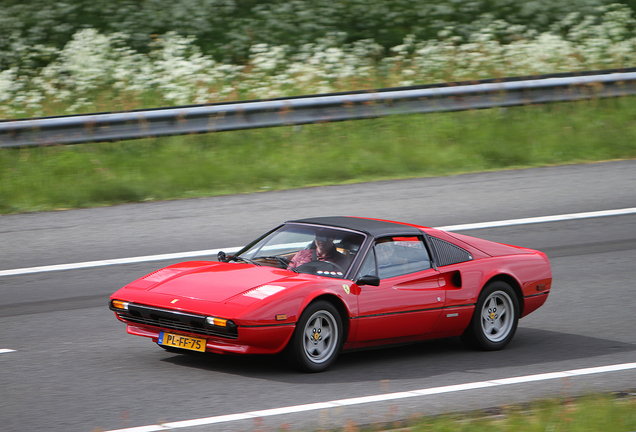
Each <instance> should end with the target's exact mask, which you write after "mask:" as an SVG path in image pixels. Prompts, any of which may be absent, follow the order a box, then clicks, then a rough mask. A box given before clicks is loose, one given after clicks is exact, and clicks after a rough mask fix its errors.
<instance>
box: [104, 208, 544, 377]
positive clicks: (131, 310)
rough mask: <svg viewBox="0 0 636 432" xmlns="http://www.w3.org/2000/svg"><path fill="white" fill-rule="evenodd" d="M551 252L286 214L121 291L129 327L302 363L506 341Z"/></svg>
mask: <svg viewBox="0 0 636 432" xmlns="http://www.w3.org/2000/svg"><path fill="white" fill-rule="evenodd" d="M551 283H552V273H551V270H550V263H549V261H548V258H547V256H546V255H545V254H544V253H542V252H539V251H536V250H532V249H526V248H522V247H517V246H509V245H504V244H500V243H495V242H491V241H487V240H481V239H478V238H474V237H468V236H465V235H460V234H455V233H449V232H445V231H440V230H437V229H433V228H427V227H422V226H416V225H412V224H407V223H399V222H391V221H384V220H377V219H366V218H357V217H321V218H310V219H302V220H294V221H289V222H286V223H284V224H283V225H281V226H279V227H277V228H276V229H274V230H272V231H270V232H268V233H266V234H265V235H263V236H262V237H260V238H258V239H256V240H255V241H253V242H252V243H250V244H248V245H247V246H245V247H244V248H243V249H241V250H240V251H239V252H237V253H236V254H234V255H226V254H224V253H223V252H220V253H219V256H218V262H217V261H192V262H184V263H181V264H175V265H171V266H169V267H165V268H163V269H161V270H157V271H156V272H154V273H150V274H149V275H147V276H144V277H142V278H141V279H138V280H136V281H134V282H132V283H131V284H129V285H127V286H125V287H124V288H121V289H120V290H119V291H117V292H116V293H114V294H113V295H112V296H111V299H110V309H111V310H113V311H114V312H115V314H116V316H117V318H118V319H119V320H120V321H122V322H124V323H125V324H126V325H127V326H128V333H130V334H133V335H138V336H145V337H148V338H151V339H152V340H153V341H154V342H156V343H157V344H159V345H160V346H161V347H163V348H165V349H167V350H170V351H177V352H188V351H201V352H205V351H208V352H216V353H231V354H276V353H280V352H283V351H284V352H285V353H286V354H287V355H288V357H289V358H290V359H291V360H292V361H293V362H294V364H295V365H297V366H298V367H299V368H300V369H302V370H306V371H310V372H318V371H322V370H325V369H326V368H327V367H329V366H330V365H331V364H332V363H333V362H334V361H335V360H336V357H337V356H338V353H339V352H340V351H341V350H348V349H356V348H366V347H374V346H380V345H390V344H400V343H408V342H416V341H421V340H425V339H433V338H445V337H451V336H460V337H461V339H462V340H463V341H464V342H465V343H467V344H468V345H470V346H472V347H475V348H478V349H483V350H498V349H501V348H504V347H505V346H506V345H507V344H508V343H509V342H510V340H511V339H512V338H513V336H514V334H515V331H516V329H517V323H518V321H519V318H522V317H524V316H526V315H528V314H529V313H531V312H533V311H534V310H536V309H537V308H538V307H539V306H541V305H542V304H543V303H544V302H545V301H546V299H547V297H548V293H549V292H550V286H551Z"/></svg>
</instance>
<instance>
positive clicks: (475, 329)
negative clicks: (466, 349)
mask: <svg viewBox="0 0 636 432" xmlns="http://www.w3.org/2000/svg"><path fill="white" fill-rule="evenodd" d="M518 322H519V301H518V300H517V295H516V294H515V291H514V290H513V289H512V287H511V286H510V285H508V284H507V283H505V282H501V281H495V282H492V283H490V284H488V285H486V287H485V288H484V289H483V290H482V292H481V294H480V295H479V299H478V300H477V306H476V307H475V312H473V318H472V320H471V322H470V325H469V326H468V328H467V329H466V331H465V332H464V334H463V335H462V341H463V342H464V343H466V344H467V345H469V346H471V347H474V348H478V349H482V350H486V351H495V350H500V349H502V348H504V347H505V346H506V345H508V344H509V343H510V341H511V340H512V338H513V336H514V335H515V332H516V331H517V324H518Z"/></svg>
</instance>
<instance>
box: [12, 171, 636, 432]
mask: <svg viewBox="0 0 636 432" xmlns="http://www.w3.org/2000/svg"><path fill="white" fill-rule="evenodd" d="M630 207H636V161H617V162H608V163H600V164H587V165H573V166H564V167H550V168H538V169H527V170H514V171H503V172H495V173H483V174H471V175H462V176H454V177H446V178H430V179H411V180H401V181H387V182H378V183H370V184H357V185H347V186H334V187H321V188H309V189H302V190H293V191H281V192H264V193H259V194H250V195H237V196H227V197H217V198H209V199H196V200H182V201H172V202H159V203H145V204H134V205H122V206H115V207H110V208H100V209H88V210H69V211H60V212H47V213H37V214H25V215H8V216H0V271H1V270H9V269H18V268H25V267H34V266H44V265H53V264H66V263H76V262H85V261H94V260H107V259H115V258H125V257H135V256H144V255H153V254H163V253H171V252H186V251H193V250H203V249H213V248H227V247H232V246H241V245H243V244H245V243H246V242H248V241H249V240H251V239H253V238H254V237H256V236H258V235H259V234H261V233H262V232H264V231H266V230H268V229H270V228H272V227H274V226H275V225H277V224H278V223H279V222H281V221H284V220H288V219H295V218H301V217H307V216H327V215H339V214H342V215H353V216H369V217H377V218H386V219H395V220H402V221H407V222H413V223H417V224H422V225H428V226H446V225H453V224H464V223H474V222H488V221H497V220H505V219H515V218H526V217H534V216H549V215H558V214H566V213H579V212H591V211H599V210H611V209H621V208H630ZM462 234H467V235H473V236H477V237H482V238H487V239H491V240H495V241H500V242H505V243H509V244H518V245H522V246H527V247H531V248H536V249H540V250H543V251H545V252H547V253H548V256H549V257H550V259H551V263H552V267H553V273H554V284H553V291H552V293H551V295H550V297H549V299H548V302H547V303H546V305H545V306H543V307H542V308H541V309H539V310H538V311H537V312H535V313H533V314H532V315H530V316H528V317H526V318H524V319H523V320H521V322H520V325H519V330H518V332H517V335H516V336H515V339H514V340H513V342H512V343H511V344H510V345H509V346H508V348H507V349H505V350H503V351H500V352H490V353H483V352H475V351H471V350H469V349H467V348H465V347H464V346H463V345H462V344H461V343H460V342H459V341H458V340H456V339H447V340H442V341H434V342H427V343H422V344H418V345H411V346H406V347H399V348H391V349H383V350H373V351H362V352H355V353H348V354H343V355H342V356H341V357H340V358H339V359H338V361H337V363H336V364H335V365H334V366H333V367H332V368H331V369H330V370H328V371H326V372H324V373H321V374H300V373H297V372H293V371H289V370H288V369H287V368H286V367H285V365H283V364H281V363H280V361H279V359H278V358H277V357H263V356H255V357H234V356H220V355H211V354H204V355H192V356H190V355H175V354H170V353H167V352H164V351H163V350H162V349H160V348H158V347H157V346H156V345H154V344H153V343H152V342H150V341H149V340H147V339H144V338H139V337H134V336H130V335H127V334H126V332H125V326H124V325H123V324H122V323H120V322H118V321H117V320H116V319H115V317H114V315H113V313H112V312H110V311H109V310H108V309H107V306H106V303H107V299H108V296H109V295H110V294H111V293H112V292H114V291H115V290H116V289H118V288H119V287H121V286H123V285H125V284H126V283H127V282H129V281H131V280H133V279H135V278H137V277H139V276H142V275H143V274H145V273H148V272H150V271H153V270H155V269H157V268H159V267H161V266H163V265H167V264H169V263H170V261H163V262H148V263H138V264H129V265H112V266H104V267H96V268H87V269H83V270H67V271H55V272H40V273H33V274H24V275H15V276H0V383H1V389H2V390H1V392H0V393H1V395H0V430H3V431H27V430H28V431H36V430H46V431H93V430H114V429H120V428H125V427H136V426H145V425H156V424H159V423H163V422H173V421H180V420H190V419H200V418H206V417H212V416H219V415H224V414H234V413H243V412H249V411H255V410H264V409H271V408H279V407H288V406H294V405H299V404H306V403H313V402H325V401H333V400H337V399H343V398H355V397H361V396H371V395H378V394H388V393H394V392H401V391H411V390H417V389H428V388H434V387H441V386H448V385H453V384H464V383H472V382H481V381H487V380H493V379H498V378H508V377H521V376H527V375H532V374H538V373H544V372H558V371H566V370H573V369H579V368H591V367H597V366H606V365H614V364H624V363H633V362H636V331H634V330H635V329H636V313H634V309H635V308H634V307H635V306H636V282H635V281H634V279H635V278H634V276H636V266H635V263H636V214H631V215H624V216H612V217H600V218H590V219H579V220H571V221H563V222H552V223H540V224H529V225H517V226H508V227H500V228H489V229H479V230H470V231H462ZM2 350H13V351H10V352H3V351H2ZM627 389H636V369H630V370H625V371H620V372H608V373H599V374H590V375H584V376H577V377H571V378H567V379H552V380H543V381H538V382H528V383H520V384H513V385H505V386H499V387H493V388H482V389H473V390H463V391H459V392H452V393H443V394H438V395H430V396H420V397H412V398H406V399H395V400H392V401H389V402H381V403H366V404H359V405H355V406H350V407H341V408H336V409H321V410H314V411H307V412H303V413H296V414H281V415H277V416H271V417H264V418H260V419H255V420H254V419H252V420H241V421H234V422H226V423H222V424H217V425H208V426H205V427H200V428H188V429H184V430H187V431H191V430H210V431H213V430H256V429H260V430H263V431H265V430H278V428H280V427H283V426H285V427H287V426H289V427H291V428H309V429H314V430H317V429H320V428H328V427H332V426H338V425H343V424H344V423H345V422H348V421H351V422H353V423H355V424H366V423H369V422H374V421H389V420H394V419H399V418H408V417H409V416H411V415H413V414H418V413H421V414H435V413H440V412H447V411H455V410H466V409H477V408H486V407H491V406H496V405H501V404H507V403H512V402H523V401H528V400H532V399H534V398H538V397H543V396H555V395H556V396H558V395H565V394H579V393H582V392H588V391H611V390H627Z"/></svg>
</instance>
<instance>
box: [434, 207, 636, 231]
mask: <svg viewBox="0 0 636 432" xmlns="http://www.w3.org/2000/svg"><path fill="white" fill-rule="evenodd" d="M634 213H636V207H630V208H624V209H617V210H602V211H594V212H585V213H568V214H562V215H554V216H539V217H531V218H523V219H508V220H502V221H495V222H480V223H473V224H463V225H448V226H443V227H438V228H437V229H440V230H444V231H461V230H470V229H482V228H497V227H504V226H513V225H527V224H535V223H545V222H563V221H569V220H576V219H589V218H597V217H604V216H622V215H628V214H634Z"/></svg>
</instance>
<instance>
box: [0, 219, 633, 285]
mask: <svg viewBox="0 0 636 432" xmlns="http://www.w3.org/2000/svg"><path fill="white" fill-rule="evenodd" d="M634 213H636V207H630V208H624V209H617V210H603V211H595V212H585V213H569V214H562V215H554V216H541V217H532V218H523V219H508V220H501V221H494V222H480V223H471V224H462V225H447V226H442V227H437V229H440V230H444V231H462V230H470V229H482V228H497V227H504V226H513V225H527V224H535V223H544V222H562V221H568V220H575V219H588V218H597V217H603V216H621V215H628V214H634ZM241 248H242V246H236V247H231V248H222V249H208V250H200V251H192V252H180V253H171V254H161V255H146V256H140V257H131V258H117V259H110V260H101V261H87V262H80V263H71V264H58V265H48V266H40V267H26V268H19V269H12V270H0V276H16V275H24V274H31V273H43V272H52V271H60V270H78V269H84V268H91V267H102V266H110V265H119V264H135V263H142V262H150V261H164V260H171V259H183V258H196V257H203V256H215V255H216V254H217V253H219V251H221V250H223V251H225V252H227V253H234V252H237V251H239V250H241Z"/></svg>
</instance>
